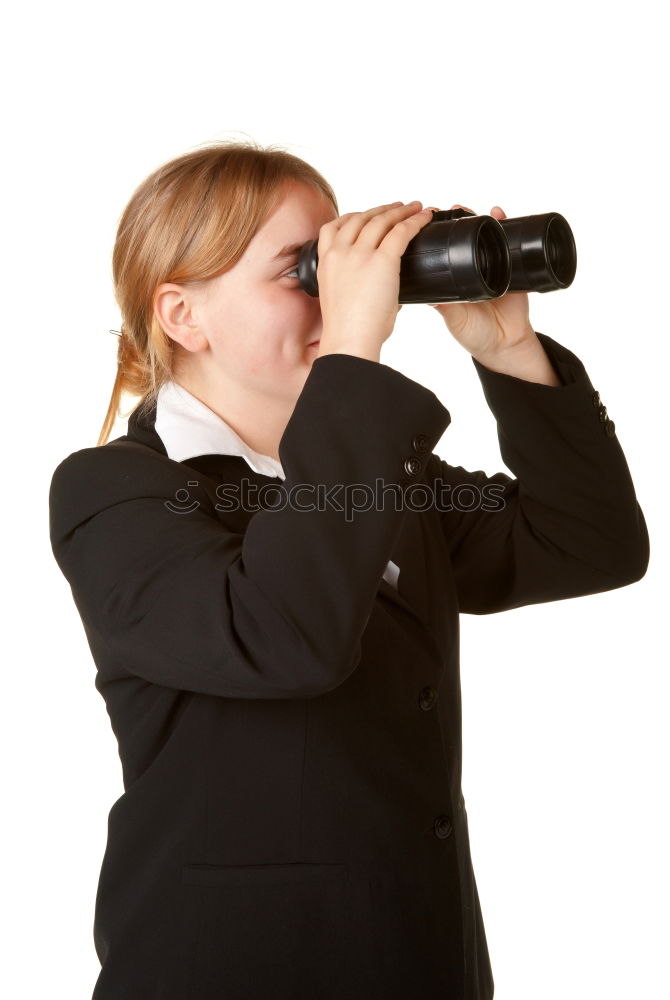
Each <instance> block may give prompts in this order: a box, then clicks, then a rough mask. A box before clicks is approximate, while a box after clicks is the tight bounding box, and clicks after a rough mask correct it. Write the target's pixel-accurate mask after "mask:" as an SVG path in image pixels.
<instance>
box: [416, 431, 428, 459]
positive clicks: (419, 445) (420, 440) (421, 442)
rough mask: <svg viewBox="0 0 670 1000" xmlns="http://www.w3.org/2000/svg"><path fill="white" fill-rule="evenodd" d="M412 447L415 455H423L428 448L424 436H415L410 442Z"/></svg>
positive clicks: (426, 439)
mask: <svg viewBox="0 0 670 1000" xmlns="http://www.w3.org/2000/svg"><path fill="white" fill-rule="evenodd" d="M412 447H413V448H414V451H415V452H416V453H417V455H423V454H425V452H427V451H428V448H429V445H428V438H427V437H426V435H425V434H417V435H416V437H415V438H414V440H413V441H412Z"/></svg>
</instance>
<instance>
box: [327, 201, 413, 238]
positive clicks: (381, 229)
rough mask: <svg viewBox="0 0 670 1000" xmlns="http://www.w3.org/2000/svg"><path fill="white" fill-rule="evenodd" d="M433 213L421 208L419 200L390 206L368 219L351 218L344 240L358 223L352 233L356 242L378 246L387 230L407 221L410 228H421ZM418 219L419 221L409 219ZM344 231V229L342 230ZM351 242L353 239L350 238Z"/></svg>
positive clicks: (350, 234) (391, 229)
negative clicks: (356, 229) (356, 230)
mask: <svg viewBox="0 0 670 1000" xmlns="http://www.w3.org/2000/svg"><path fill="white" fill-rule="evenodd" d="M432 217H433V213H432V212H430V211H428V210H426V209H423V210H422V209H421V202H420V201H419V202H416V201H414V202H410V203H409V204H408V205H400V206H399V207H398V208H390V209H388V211H386V212H382V213H379V214H376V215H373V216H372V217H371V218H370V219H367V221H366V219H364V218H360V219H357V220H352V222H351V223H350V224H349V226H348V227H347V232H346V233H345V235H344V238H345V239H346V240H349V239H351V237H352V234H354V227H355V225H356V223H358V225H359V231H358V233H357V234H354V238H356V236H357V237H358V239H357V242H358V243H362V244H364V245H365V246H367V247H375V248H376V247H378V246H379V245H380V242H381V241H382V240H383V239H384V237H386V236H387V235H388V233H389V232H393V229H394V228H395V227H396V226H398V225H402V224H404V223H409V224H410V226H411V227H412V228H414V227H415V226H416V228H421V225H425V223H426V222H427V221H428V220H429V219H432ZM417 219H418V220H419V223H418V225H417V223H416V222H415V221H411V220H417ZM343 232H344V231H343ZM352 242H353V240H352Z"/></svg>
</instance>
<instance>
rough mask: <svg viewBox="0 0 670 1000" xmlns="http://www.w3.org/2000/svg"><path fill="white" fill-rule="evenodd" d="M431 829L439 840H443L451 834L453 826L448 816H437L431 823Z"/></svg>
mask: <svg viewBox="0 0 670 1000" xmlns="http://www.w3.org/2000/svg"><path fill="white" fill-rule="evenodd" d="M433 831H434V833H435V836H436V837H439V838H440V840H444V839H445V838H446V837H449V836H451V833H452V831H453V827H452V825H451V820H450V819H449V817H448V816H438V817H437V819H436V820H435V823H434V824H433Z"/></svg>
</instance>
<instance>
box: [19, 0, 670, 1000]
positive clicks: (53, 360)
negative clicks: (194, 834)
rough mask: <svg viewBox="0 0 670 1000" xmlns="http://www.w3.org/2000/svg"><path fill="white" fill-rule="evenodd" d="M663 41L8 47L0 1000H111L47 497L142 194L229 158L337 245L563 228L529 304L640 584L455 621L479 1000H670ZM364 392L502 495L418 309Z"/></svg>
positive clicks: (140, 12)
mask: <svg viewBox="0 0 670 1000" xmlns="http://www.w3.org/2000/svg"><path fill="white" fill-rule="evenodd" d="M660 14H661V8H660V7H659V6H658V5H656V4H652V3H649V2H638V3H635V4H632V5H622V4H618V3H608V4H604V3H602V4H601V3H591V4H588V3H581V4H573V5H571V4H566V3H562V4H560V5H553V4H552V5H541V4H538V3H537V2H532V3H519V2H517V3H506V4H500V3H490V4H481V3H480V4H476V3H463V4H458V5H453V6H448V5H446V4H444V3H440V4H437V3H436V4H435V5H431V4H429V3H422V2H420V0H415V2H413V3H412V4H410V5H405V4H402V5H397V6H393V5H389V4H381V3H380V4H373V3H367V4H366V3H360V2H359V3H355V4H346V3H345V4H338V5H337V6H336V5H333V4H330V5H328V6H325V5H324V6H321V7H320V6H319V5H315V4H313V3H300V2H295V0H294V2H291V3H290V4H276V3H273V4H267V5H265V6H264V5H263V4H258V3H254V4H251V3H247V4H237V5H232V6H229V5H226V4H225V3H221V2H217V3H209V4H208V3H202V2H197V0H191V2H189V3H188V4H183V3H174V2H167V0H161V2H160V3H141V2H137V3H133V4H132V5H131V4H129V3H119V2H117V3H115V4H108V5H106V7H105V8H104V9H98V8H97V7H96V6H95V5H90V4H83V3H81V4H75V3H68V2H64V3H63V2H59V3H55V4H49V5H46V4H45V3H38V4H31V5H23V6H22V7H21V8H20V10H19V8H18V5H13V8H12V12H11V13H10V14H9V15H7V14H6V15H5V26H4V27H5V32H4V33H5V41H4V46H3V48H4V52H3V60H2V68H1V70H0V72H1V74H2V81H1V82H2V92H3V97H4V114H3V126H4V127H3V139H4V142H3V147H4V152H3V155H2V159H1V161H0V164H1V168H2V173H3V194H4V197H3V240H2V256H3V262H2V263H3V269H2V275H3V279H4V280H3V285H2V291H3V296H2V320H3V322H2V338H3V340H2V344H3V352H2V359H3V362H4V372H5V378H4V380H3V392H2V403H3V420H2V428H3V452H4V455H5V466H4V468H5V481H4V484H3V514H4V517H3V527H4V537H3V551H4V553H5V559H4V573H3V577H4V580H5V583H6V589H5V595H4V598H3V610H4V611H5V622H4V625H3V640H4V641H3V646H4V653H5V669H4V692H3V694H4V696H3V699H2V707H3V720H2V722H3V724H2V765H3V824H2V837H3V846H2V856H3V862H4V865H3V867H4V872H3V879H2V907H3V911H4V919H5V920H6V921H8V926H6V930H5V933H4V935H3V943H4V949H3V950H4V952H5V958H4V960H3V970H2V977H3V980H4V979H6V980H7V982H2V983H0V990H1V991H2V993H3V995H5V996H8V997H11V998H12V1000H19V998H23V997H26V998H27V997H30V998H34V997H55V996H59V997H60V996H63V997H68V998H75V997H77V998H79V997H81V998H84V997H87V996H90V993H91V991H92V988H93V984H94V981H95V977H96V976H97V973H98V969H99V966H98V961H97V957H96V955H95V951H94V946H93V936H92V924H93V906H94V900H95V891H96V883H97V877H98V872H99V867H100V862H101V859H102V854H103V851H104V845H105V838H106V823H107V813H108V810H109V808H110V807H111V805H112V803H113V802H114V800H115V799H116V798H117V797H118V796H119V795H120V794H121V793H122V791H123V788H122V783H121V768H120V763H119V760H118V756H117V748H116V741H115V739H114V737H113V734H112V731H111V727H110V725H109V720H108V716H107V714H106V711H105V707H104V702H103V700H102V698H101V696H100V695H99V694H98V692H97V691H96V690H95V688H94V683H93V682H94V675H95V668H94V664H93V661H92V659H91V657H90V653H89V650H88V646H87V644H86V640H85V636H84V632H83V628H82V626H81V622H80V620H79V617H78V615H77V612H76V609H75V606H74V603H73V601H72V598H71V595H70V591H69V587H68V585H67V583H66V581H65V579H64V577H63V576H62V575H61V573H60V571H59V569H58V567H57V565H56V563H55V561H54V560H53V557H52V554H51V550H50V544H49V535H48V509H47V494H48V487H49V482H50V478H51V473H52V472H53V469H54V468H55V466H56V465H57V464H58V463H59V462H60V461H61V460H62V459H63V458H64V457H65V456H66V455H67V454H69V453H70V452H71V451H74V450H77V449H79V448H83V447H90V446H93V445H94V444H95V442H96V440H97V435H98V432H99V430H100V427H101V425H102V421H103V418H104V415H105V412H106V408H107V404H108V401H109V396H110V393H111V389H112V384H113V380H114V374H115V364H116V353H115V352H116V338H115V337H113V336H112V335H110V334H109V333H107V330H108V329H109V328H110V327H111V328H116V329H118V327H119V322H120V317H119V315H118V312H117V308H116V305H115V302H114V298H113V291H112V283H111V252H112V246H113V240H114V235H115V229H116V225H117V222H118V218H119V216H120V214H121V212H122V210H123V208H124V206H125V204H126V202H127V200H128V199H129V197H130V195H131V193H132V191H133V190H134V188H135V187H136V185H137V184H138V183H139V182H140V181H141V180H142V179H143V178H144V177H145V176H146V175H147V174H148V173H150V172H151V171H152V170H153V169H155V168H156V167H157V166H158V165H159V164H160V163H162V162H164V161H165V160H167V159H168V158H170V157H172V156H176V155H179V154H181V153H183V152H186V151H188V150H190V149H194V148H195V147H196V146H198V145H200V144H203V143H206V142H209V141H211V140H214V139H223V138H233V139H234V138H244V137H245V136H250V137H252V138H254V139H255V140H257V141H259V142H261V143H265V144H270V143H275V144H280V145H281V146H282V147H284V148H286V149H288V150H289V151H290V152H293V153H296V154H297V155H298V156H301V157H303V158H304V159H306V160H308V161H309V162H311V163H312V164H313V165H314V166H316V167H317V169H319V170H320V171H321V172H322V173H323V174H324V175H325V176H326V177H327V178H328V179H329V180H330V182H331V183H332V184H333V186H334V188H335V191H336V194H337V196H338V200H339V203H340V211H341V212H343V213H344V212H347V211H360V210H364V209H366V208H369V207H371V206H374V205H379V204H382V203H385V202H390V201H394V200H396V199H402V200H403V201H409V200H411V199H413V198H419V199H421V200H422V201H423V203H424V204H425V205H439V206H441V207H443V208H448V207H450V206H451V205H452V204H453V203H455V202H460V203H461V204H464V205H468V206H469V207H471V208H472V209H473V210H475V211H476V212H478V213H485V212H490V210H491V207H492V206H493V205H496V204H499V205H501V206H502V207H503V209H504V210H505V211H506V212H507V215H508V216H509V217H513V216H518V215H525V214H531V213H540V212H547V211H558V212H561V213H562V214H563V215H565V217H566V218H567V219H568V221H569V223H570V225H571V226H572V229H573V232H574V234H575V239H576V243H577V249H578V269H577V276H576V279H575V281H574V283H573V285H572V286H571V287H570V288H569V289H567V290H565V291H561V292H553V293H549V294H545V295H541V294H532V295H531V322H532V323H533V325H534V327H535V329H536V330H539V331H541V332H544V333H547V334H549V335H550V336H551V337H553V338H554V339H555V340H557V341H559V343H561V344H564V345H565V346H567V347H568V348H570V349H571V350H572V351H574V352H575V353H576V354H577V355H578V356H579V357H580V358H581V360H582V361H583V362H584V364H585V366H586V369H587V371H588V373H589V375H590V377H591V379H592V381H593V384H594V386H595V388H597V389H598V390H599V391H600V393H601V396H602V399H603V401H604V402H605V404H606V406H607V409H608V414H609V416H610V417H611V418H612V419H613V420H614V421H615V424H616V432H617V436H618V439H619V441H620V443H621V445H622V447H623V449H624V452H625V454H626V457H627V459H628V463H629V467H630V469H631V473H632V475H633V480H634V482H635V486H636V490H637V494H638V499H639V500H640V503H641V506H642V509H643V511H644V513H645V516H646V519H647V524H648V528H649V533H650V536H651V562H650V566H649V570H648V572H647V574H646V576H645V577H644V578H643V579H642V580H641V581H640V582H638V583H636V584H634V585H632V586H629V587H624V588H621V589H619V590H616V591H611V592H607V593H603V594H598V595H594V596H590V597H584V598H578V599H573V600H567V601H562V602H554V603H551V604H545V605H538V606H534V607H528V608H523V609H519V610H515V611H511V612H507V613H505V614H500V615H492V616H486V617H471V616H463V617H462V619H461V625H462V648H461V670H462V693H463V710H464V728H463V739H464V765H463V767H464V771H463V790H464V795H465V799H466V803H467V807H468V817H469V823H470V832H471V845H472V854H473V862H474V867H475V873H476V876H477V882H478V886H479V892H480V897H481V903H482V908H483V913H484V920H485V926H486V932H487V937H488V943H489V950H490V954H491V961H492V965H493V973H494V979H495V984H496V1000H538V998H540V997H541V998H542V1000H554V998H556V1000H565V997H570V998H571V1000H593V998H594V997H606V998H608V1000H618V998H622V1000H623V998H625V1000H630V998H631V997H652V996H653V997H661V996H667V995H668V993H667V990H668V984H667V971H666V960H667V943H668V930H669V928H668V921H667V898H668V890H669V888H670V886H669V884H668V868H667V862H666V858H667V845H668V842H669V840H670V830H669V829H668V818H667V817H668V799H667V785H668V779H667V771H668V740H667V718H668V700H667V692H668V683H667V673H668V654H667V648H666V631H667V610H666V601H665V600H662V591H661V580H662V578H663V577H664V574H663V569H662V567H663V565H667V559H668V530H667V524H668V522H667V518H666V517H665V516H664V515H665V505H666V496H667V483H666V480H667V471H666V470H667V435H668V416H667V412H666V385H667V374H666V372H667V365H668V351H667V342H668V333H669V329H668V317H667V295H668V271H669V263H670V256H669V253H668V248H669V247H670V241H669V239H668V210H667V209H668V198H667V178H668V176H670V170H669V164H668V159H667V154H666V152H665V148H666V147H665V146H664V142H665V141H666V140H667V103H668V102H667V97H668V77H667V75H666V74H665V71H664V69H663V67H664V66H665V65H667V61H666V55H667V53H666V51H665V35H664V32H663V31H662V29H661V22H660V20H659V18H660ZM382 361H383V362H384V363H386V364H389V365H392V366H393V367H396V368H398V369H400V370H401V371H403V372H404V373H405V374H407V375H409V376H410V377H412V378H415V379H416V380H417V381H420V382H423V383H424V384H425V385H427V386H429V387H430V388H431V389H433V390H434V391H435V392H436V393H437V394H438V396H439V397H440V399H441V400H442V401H443V402H444V404H445V405H446V406H447V407H448V409H449V411H450V413H451V416H452V423H451V425H450V426H449V427H448V429H447V430H446V432H445V435H444V437H443V438H442V440H441V441H440V443H439V445H438V446H437V448H436V451H437V452H438V453H439V454H440V455H441V456H442V457H444V458H446V459H447V461H449V462H450V463H451V464H462V465H464V466H465V467H466V468H468V469H485V470H486V471H487V472H488V473H489V474H492V473H494V472H496V471H498V470H502V469H504V466H503V463H502V460H501V458H500V453H499V450H498V442H497V436H496V427H495V422H494V419H493V416H492V414H491V413H490V411H489V410H488V408H487V406H486V403H485V400H484V397H483V394H482V391H481V387H480V383H479V381H478V379H477V376H476V373H475V370H474V366H473V364H472V362H471V360H470V357H469V355H468V354H467V353H466V352H465V351H464V350H463V348H461V347H460V346H459V345H458V344H457V342H456V341H455V340H454V339H453V337H452V336H451V334H450V333H449V331H448V330H447V328H446V326H445V325H444V323H443V321H442V319H441V318H440V316H439V315H438V314H437V313H436V312H435V311H434V310H432V309H429V307H427V306H420V305H418V306H417V305H409V306H405V307H404V308H403V310H402V311H401V313H400V315H399V317H398V321H397V324H396V329H395V332H394V334H393V336H392V338H391V339H390V340H389V341H387V343H386V344H385V346H384V349H383V354H382ZM130 402H131V403H132V401H130ZM124 431H125V422H124V421H119V424H118V426H117V427H116V428H115V430H114V431H113V433H112V437H116V436H118V435H119V434H122V433H124ZM505 471H509V470H505ZM666 586H667V582H666ZM666 594H667V590H666ZM147 1000H149V998H147Z"/></svg>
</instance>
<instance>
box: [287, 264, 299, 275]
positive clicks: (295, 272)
mask: <svg viewBox="0 0 670 1000" xmlns="http://www.w3.org/2000/svg"><path fill="white" fill-rule="evenodd" d="M283 277H284V278H291V277H296V278H299V277H300V276H299V274H298V265H297V264H296V266H295V267H292V268H291V270H290V271H286V272H285V273H284V275H283Z"/></svg>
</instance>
